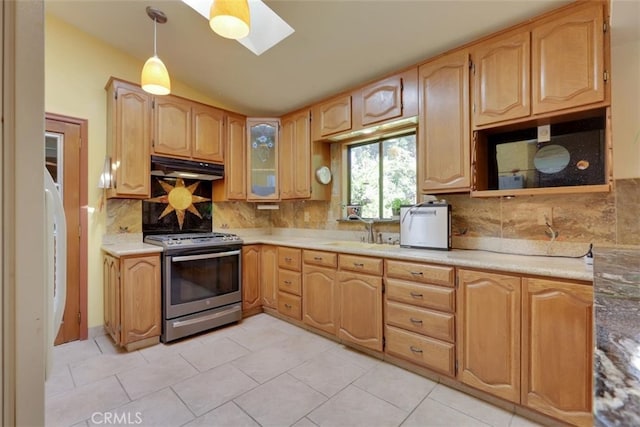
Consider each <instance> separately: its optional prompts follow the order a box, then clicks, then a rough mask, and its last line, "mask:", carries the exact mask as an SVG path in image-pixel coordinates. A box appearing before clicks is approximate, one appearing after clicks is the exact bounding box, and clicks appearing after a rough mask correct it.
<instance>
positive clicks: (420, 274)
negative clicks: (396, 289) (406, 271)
mask: <svg viewBox="0 0 640 427" xmlns="http://www.w3.org/2000/svg"><path fill="white" fill-rule="evenodd" d="M411 275H412V276H422V275H423V274H422V271H412V272H411Z"/></svg>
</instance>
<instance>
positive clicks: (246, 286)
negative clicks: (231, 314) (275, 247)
mask: <svg viewBox="0 0 640 427" xmlns="http://www.w3.org/2000/svg"><path fill="white" fill-rule="evenodd" d="M260 252H261V246H260V245H249V246H243V247H242V312H243V313H250V312H254V311H259V310H260V307H261V306H262V298H261V292H260V288H261V286H260V272H261V268H260Z"/></svg>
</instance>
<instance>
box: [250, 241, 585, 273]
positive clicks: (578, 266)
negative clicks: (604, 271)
mask: <svg viewBox="0 0 640 427" xmlns="http://www.w3.org/2000/svg"><path fill="white" fill-rule="evenodd" d="M242 239H243V241H244V244H269V245H279V246H291V247H296V248H302V249H314V250H320V251H331V252H341V253H349V254H358V255H367V256H378V257H384V258H395V259H401V260H408V261H419V262H433V263H438V264H447V265H453V266H458V267H471V268H482V269H487V270H496V271H504V272H510V273H522V274H531V275H540V276H549V277H557V278H563V279H574V280H584V281H589V282H591V281H592V280H593V269H592V267H590V266H586V265H585V263H584V261H583V260H582V259H581V258H561V257H546V256H526V255H509V254H502V253H495V252H488V251H480V250H464V249H453V250H450V251H441V250H429V249H410V248H401V247H400V246H398V245H388V244H375V243H361V242H358V241H346V240H337V239H319V238H317V237H313V238H310V237H292V236H278V235H255V236H243V237H242Z"/></svg>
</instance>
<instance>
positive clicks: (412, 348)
mask: <svg viewBox="0 0 640 427" xmlns="http://www.w3.org/2000/svg"><path fill="white" fill-rule="evenodd" d="M409 349H410V350H411V351H412V352H414V353H422V350H421V349H419V348H418V347H414V346H409Z"/></svg>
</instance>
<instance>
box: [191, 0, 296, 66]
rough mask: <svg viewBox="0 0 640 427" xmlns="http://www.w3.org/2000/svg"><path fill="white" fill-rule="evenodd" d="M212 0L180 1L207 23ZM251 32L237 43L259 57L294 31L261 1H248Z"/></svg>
mask: <svg viewBox="0 0 640 427" xmlns="http://www.w3.org/2000/svg"><path fill="white" fill-rule="evenodd" d="M212 1H213V0H182V2H183V3H184V4H186V5H187V6H189V7H191V8H192V9H193V10H195V11H196V12H198V13H199V14H200V15H202V16H203V17H204V18H205V19H206V20H207V22H208V21H209V10H210V8H211V2H212ZM249 10H250V13H251V31H250V32H249V35H248V36H247V37H245V38H243V39H239V40H238V42H239V43H241V44H242V45H243V46H244V47H246V48H247V49H249V50H250V51H251V52H253V53H255V54H256V55H261V54H263V53H264V52H266V51H267V50H269V49H271V48H272V47H273V46H275V45H276V44H278V43H280V42H281V41H282V40H284V39H285V38H287V37H289V36H290V35H291V34H293V32H294V31H295V30H294V29H293V28H291V26H290V25H289V24H287V23H286V22H285V21H284V20H283V19H282V18H280V16H278V14H276V13H275V12H274V11H273V10H271V8H269V6H267V5H266V4H264V3H263V2H262V0H249Z"/></svg>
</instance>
